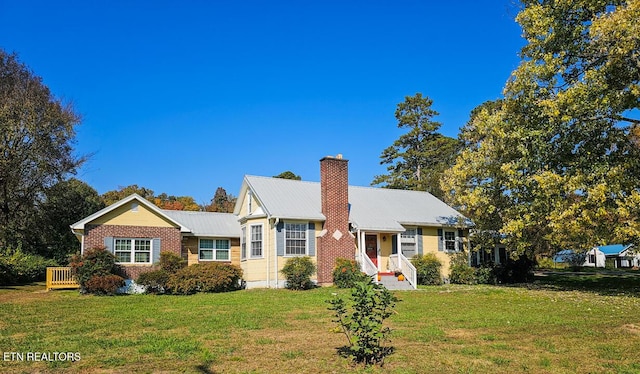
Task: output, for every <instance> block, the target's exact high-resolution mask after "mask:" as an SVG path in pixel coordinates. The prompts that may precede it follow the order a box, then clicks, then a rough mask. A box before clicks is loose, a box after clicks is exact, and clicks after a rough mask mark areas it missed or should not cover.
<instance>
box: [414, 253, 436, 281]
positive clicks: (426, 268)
mask: <svg viewBox="0 0 640 374" xmlns="http://www.w3.org/2000/svg"><path fill="white" fill-rule="evenodd" d="M411 263H412V264H413V266H415V268H416V275H417V278H418V284H425V285H438V284H442V276H441V275H440V268H441V267H442V263H441V262H440V260H438V257H436V255H435V254H433V253H427V254H425V255H424V256H418V255H416V256H414V257H413V258H412V259H411Z"/></svg>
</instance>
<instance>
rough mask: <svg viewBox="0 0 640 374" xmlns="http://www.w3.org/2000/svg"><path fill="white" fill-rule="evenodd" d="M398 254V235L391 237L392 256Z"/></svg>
mask: <svg viewBox="0 0 640 374" xmlns="http://www.w3.org/2000/svg"><path fill="white" fill-rule="evenodd" d="M397 253H398V235H391V254H394V255H395V254H397Z"/></svg>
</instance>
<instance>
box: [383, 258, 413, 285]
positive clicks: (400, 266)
mask: <svg viewBox="0 0 640 374" xmlns="http://www.w3.org/2000/svg"><path fill="white" fill-rule="evenodd" d="M389 264H390V268H391V269H392V270H396V269H397V270H400V271H401V272H402V274H403V275H404V277H405V278H406V279H407V281H409V283H411V286H412V287H413V288H417V285H418V273H417V271H416V267H415V266H413V264H412V263H411V261H409V259H408V258H406V257H405V255H403V254H402V253H401V252H398V253H397V254H393V255H391V256H389Z"/></svg>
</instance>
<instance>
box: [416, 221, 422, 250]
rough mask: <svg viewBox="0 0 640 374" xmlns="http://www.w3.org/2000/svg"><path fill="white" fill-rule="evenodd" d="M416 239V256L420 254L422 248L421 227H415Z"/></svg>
mask: <svg viewBox="0 0 640 374" xmlns="http://www.w3.org/2000/svg"><path fill="white" fill-rule="evenodd" d="M416 240H417V241H418V245H417V247H418V256H422V252H423V248H422V245H423V243H422V227H418V228H417V229H416Z"/></svg>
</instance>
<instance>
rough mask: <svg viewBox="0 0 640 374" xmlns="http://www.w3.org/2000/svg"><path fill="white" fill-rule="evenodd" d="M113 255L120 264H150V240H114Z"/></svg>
mask: <svg viewBox="0 0 640 374" xmlns="http://www.w3.org/2000/svg"><path fill="white" fill-rule="evenodd" d="M113 247H114V255H115V256H116V262H119V263H121V264H150V263H151V239H129V238H116V239H114V245H113Z"/></svg>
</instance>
